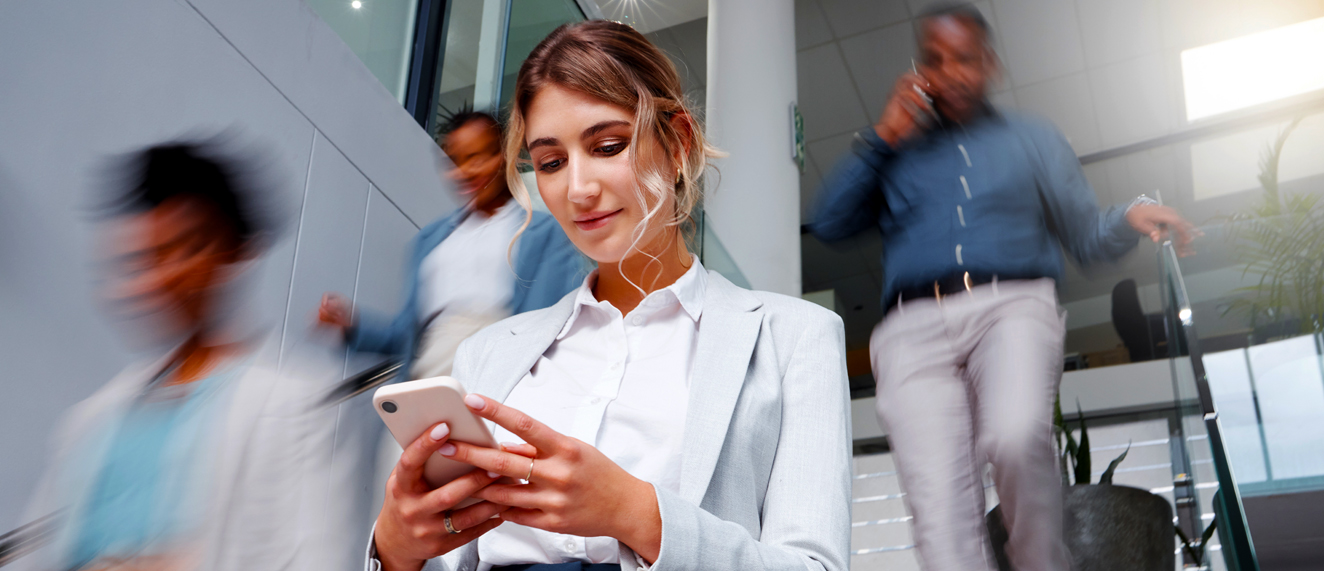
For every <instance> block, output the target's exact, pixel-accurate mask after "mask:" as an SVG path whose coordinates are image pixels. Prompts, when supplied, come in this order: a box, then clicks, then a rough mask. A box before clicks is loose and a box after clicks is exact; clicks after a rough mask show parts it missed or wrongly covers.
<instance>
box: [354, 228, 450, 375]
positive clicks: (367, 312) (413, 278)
mask: <svg viewBox="0 0 1324 571" xmlns="http://www.w3.org/2000/svg"><path fill="white" fill-rule="evenodd" d="M444 221H445V220H444V219H443V220H441V221H438V222H434V223H433V224H431V225H429V226H428V227H427V228H424V229H423V230H422V231H420V232H419V234H418V236H415V237H414V240H413V241H412V242H411V243H410V247H409V252H410V254H412V255H411V256H410V258H409V259H408V260H407V261H406V263H407V264H409V265H407V266H406V268H407V271H406V273H405V300H404V302H403V304H402V305H403V306H402V307H401V308H400V311H399V312H398V313H396V314H395V315H394V316H391V315H388V314H385V313H381V312H378V311H373V310H371V309H358V308H355V309H356V311H357V314H356V315H355V316H354V323H353V324H352V325H350V327H349V329H346V330H345V344H346V345H348V346H349V348H350V349H352V350H354V351H363V352H369V353H382V354H384V355H401V356H402V355H404V354H405V352H407V351H408V350H409V340H410V337H411V336H412V335H414V334H415V333H416V331H415V329H416V328H417V327H418V316H417V315H415V313H416V312H417V311H418V309H417V306H416V303H415V299H414V298H415V296H416V295H417V289H418V284H417V283H416V282H417V281H418V273H419V267H420V266H421V265H422V263H423V258H424V257H425V256H426V253H425V252H422V251H421V250H422V240H423V236H425V235H427V234H428V233H430V232H435V230H436V226H437V225H438V224H440V223H441V222H444Z"/></svg>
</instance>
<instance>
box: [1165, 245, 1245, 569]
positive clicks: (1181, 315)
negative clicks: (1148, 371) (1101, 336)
mask: <svg viewBox="0 0 1324 571" xmlns="http://www.w3.org/2000/svg"><path fill="white" fill-rule="evenodd" d="M1159 260H1160V262H1159V263H1160V266H1161V268H1160V269H1161V270H1163V271H1161V272H1160V273H1161V274H1162V275H1161V276H1160V280H1162V281H1163V282H1164V284H1165V285H1166V286H1167V287H1166V288H1165V289H1168V290H1169V293H1170V295H1165V296H1164V302H1165V303H1164V306H1165V309H1171V310H1173V311H1174V312H1175V315H1172V317H1175V318H1176V319H1175V325H1176V326H1177V327H1178V328H1180V330H1179V331H1172V332H1170V333H1169V335H1170V336H1173V337H1177V336H1179V339H1180V341H1181V343H1180V344H1175V343H1169V345H1168V346H1169V347H1170V348H1177V347H1185V349H1186V352H1187V355H1186V357H1185V358H1187V359H1189V360H1190V363H1191V372H1192V374H1193V376H1194V380H1195V390H1196V394H1197V397H1198V400H1199V407H1200V414H1201V418H1202V420H1203V421H1204V425H1205V432H1206V434H1207V435H1208V438H1209V446H1210V452H1211V455H1212V456H1213V464H1214V473H1215V475H1216V476H1217V478H1218V495H1220V496H1221V502H1222V504H1223V505H1222V506H1221V507H1222V508H1223V509H1222V510H1218V511H1219V512H1220V513H1221V514H1222V515H1223V517H1222V518H1220V521H1219V524H1218V525H1219V527H1220V528H1221V529H1222V530H1223V531H1225V532H1226V537H1227V538H1228V539H1231V543H1232V545H1230V546H1228V547H1231V548H1232V549H1233V553H1234V554H1235V558H1236V565H1237V567H1238V568H1239V569H1240V571H1258V570H1259V563H1258V561H1257V560H1256V557H1255V547H1254V542H1253V541H1252V540H1251V536H1250V528H1249V526H1248V525H1247V524H1246V510H1245V507H1244V506H1243V505H1242V502H1241V492H1240V490H1239V489H1238V488H1237V484H1236V479H1235V478H1234V476H1233V474H1232V465H1231V463H1230V462H1229V461H1228V452H1227V445H1226V444H1225V443H1224V441H1223V427H1222V423H1221V422H1220V421H1219V418H1218V409H1217V407H1216V406H1215V404H1214V397H1213V393H1212V392H1211V391H1210V389H1209V377H1208V375H1207V374H1206V370H1205V366H1204V353H1203V352H1202V351H1201V350H1200V342H1199V335H1198V334H1197V333H1196V331H1195V319H1194V312H1193V311H1192V308H1191V300H1190V296H1189V295H1188V294H1187V292H1186V280H1185V279H1184V278H1183V277H1182V273H1181V265H1180V264H1179V263H1178V258H1177V250H1176V248H1175V247H1174V246H1173V244H1172V241H1171V240H1168V241H1165V242H1164V243H1163V245H1162V247H1161V248H1160V250H1159ZM1168 277H1170V278H1171V279H1170V280H1169V279H1166V278H1168ZM1168 302H1171V303H1172V306H1171V307H1169V306H1168ZM1181 358H1182V356H1181V355H1180V354H1176V353H1173V354H1169V359H1172V360H1174V361H1175V360H1177V359H1181ZM1176 379H1177V375H1176V371H1175V370H1174V371H1173V380H1174V382H1176ZM1174 388H1175V387H1174ZM1175 396H1177V397H1178V398H1181V394H1180V392H1178V393H1177V394H1176V395H1175ZM1179 408H1180V407H1179ZM1218 503H1219V501H1218V499H1217V498H1216V501H1215V504H1216V506H1217V504H1218ZM1216 509H1217V507H1216ZM1179 512H1180V510H1179Z"/></svg>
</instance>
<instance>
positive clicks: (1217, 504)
mask: <svg viewBox="0 0 1324 571" xmlns="http://www.w3.org/2000/svg"><path fill="white" fill-rule="evenodd" d="M1159 272H1160V276H1161V277H1160V281H1159V286H1160V288H1161V291H1162V299H1163V317H1164V323H1165V326H1166V327H1165V329H1166V332H1167V333H1168V349H1169V351H1170V353H1169V363H1170V365H1171V369H1172V385H1173V394H1174V395H1175V402H1174V408H1175V409H1176V411H1177V416H1178V439H1177V442H1176V443H1174V446H1173V452H1174V454H1173V473H1174V474H1173V498H1174V504H1175V506H1176V508H1177V510H1176V513H1177V520H1178V521H1177V525H1178V526H1179V527H1180V528H1181V529H1182V530H1183V531H1184V533H1185V534H1186V536H1187V537H1192V538H1198V537H1200V535H1201V534H1202V533H1203V532H1204V530H1205V529H1206V527H1207V526H1208V525H1210V523H1211V522H1213V521H1215V520H1217V531H1218V541H1217V543H1215V544H1214V546H1213V548H1211V550H1210V552H1211V553H1212V552H1215V551H1221V552H1222V555H1223V557H1222V559H1221V560H1220V561H1219V562H1220V563H1224V564H1226V566H1227V568H1229V569H1235V570H1240V571H1252V570H1254V571H1258V569H1259V566H1258V563H1257V562H1256V559H1255V549H1254V544H1253V542H1252V540H1251V534H1250V528H1249V526H1248V524H1247V521H1246V514H1245V509H1244V507H1243V506H1242V501H1241V491H1240V489H1239V487H1238V485H1237V479H1236V477H1235V475H1234V474H1235V472H1234V470H1233V465H1232V462H1231V461H1230V460H1229V458H1230V456H1231V455H1230V454H1229V451H1228V447H1227V441H1226V440H1225V438H1224V432H1223V423H1222V420H1221V419H1220V414H1219V407H1218V406H1217V405H1216V403H1215V401H1214V397H1213V393H1212V391H1211V390H1210V383H1209V375H1208V369H1207V368H1206V363H1205V361H1204V359H1203V357H1204V354H1203V352H1202V351H1201V350H1200V341H1199V336H1198V335H1197V334H1196V332H1195V325H1194V321H1195V314H1194V311H1193V309H1192V307H1191V302H1190V297H1189V295H1188V292H1187V289H1186V283H1185V281H1184V279H1183V276H1182V272H1181V268H1180V266H1179V264H1178V260H1177V254H1176V250H1175V249H1174V248H1173V246H1172V243H1171V242H1167V243H1165V244H1164V245H1163V246H1162V248H1160V251H1159ZM1233 416H1234V417H1236V416H1237V415H1236V414H1235V413H1233ZM1209 559H1218V558H1217V557H1209Z"/></svg>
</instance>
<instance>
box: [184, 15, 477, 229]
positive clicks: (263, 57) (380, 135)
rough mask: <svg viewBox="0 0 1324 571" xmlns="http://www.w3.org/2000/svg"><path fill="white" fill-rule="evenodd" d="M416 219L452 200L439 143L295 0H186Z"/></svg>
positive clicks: (449, 205)
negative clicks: (444, 179) (443, 174)
mask: <svg viewBox="0 0 1324 571" xmlns="http://www.w3.org/2000/svg"><path fill="white" fill-rule="evenodd" d="M189 2H190V3H191V4H192V5H193V6H195V7H196V8H197V10H198V11H199V12H200V13H201V14H202V15H203V16H204V17H205V18H206V19H207V21H208V22H210V23H211V24H212V25H214V26H215V27H216V29H217V30H219V33H220V34H222V35H223V36H224V37H225V39H226V40H227V41H229V42H231V43H232V44H234V46H235V48H237V49H238V50H239V52H242V53H243V55H244V57H245V58H246V59H247V60H248V61H249V62H251V64H252V65H253V66H255V67H256V68H257V69H258V70H260V71H261V72H262V74H263V75H264V76H265V77H266V78H268V79H269V80H270V81H271V83H272V84H273V85H274V86H275V87H276V88H277V89H279V90H280V92H281V94H283V95H284V96H285V97H287V98H288V99H289V100H290V102H291V103H292V104H293V105H294V106H296V107H298V108H299V110H300V111H301V112H302V113H303V114H304V115H305V116H307V117H308V120H309V121H311V122H312V123H313V125H315V126H316V127H317V128H318V130H320V131H321V132H322V133H323V134H325V135H326V137H327V139H328V140H329V141H330V142H331V143H332V144H333V145H334V146H335V147H336V148H337V149H339V150H340V151H341V153H343V154H344V155H345V156H346V157H347V158H349V160H350V162H351V163H354V165H355V166H356V167H358V169H359V170H360V171H361V172H363V173H364V175H365V176H367V177H368V180H369V181H370V182H372V183H373V184H374V185H375V186H376V187H377V188H379V189H382V192H383V193H385V194H386V195H387V196H389V197H391V200H392V201H393V202H395V203H396V204H397V205H398V206H399V207H400V208H401V209H402V210H403V211H404V212H405V214H406V215H407V216H408V217H409V218H410V219H411V220H413V221H414V222H415V223H416V224H419V225H423V224H427V223H428V222H429V221H431V220H433V219H434V218H436V217H438V216H440V215H442V214H444V213H446V212H448V211H450V210H452V209H453V208H454V207H455V206H457V204H458V203H457V202H456V200H455V197H454V194H453V193H452V192H450V191H449V190H448V189H446V190H444V189H445V188H446V187H444V186H443V185H445V183H443V182H442V181H441V180H440V177H438V176H437V173H438V166H439V165H441V164H442V163H443V162H444V161H445V159H444V158H443V157H442V155H441V151H440V149H438V148H437V146H436V144H434V143H433V142H432V140H431V139H430V138H429V137H428V136H427V134H426V133H425V132H424V131H423V130H422V129H421V128H419V127H418V124H417V123H415V122H414V120H413V118H411V117H410V116H409V114H408V113H406V112H405V110H404V109H403V108H401V107H400V105H399V103H397V102H396V100H395V98H394V97H393V96H392V95H391V93H390V92H389V91H387V90H386V88H385V87H383V86H382V84H381V83H380V82H379V81H377V78H376V77H374V76H373V75H372V73H371V72H370V71H368V68H367V67H366V66H364V65H363V63H362V62H361V61H359V59H358V57H357V56H355V55H354V52H353V51H351V50H350V49H349V46H347V45H345V43H344V42H343V41H341V39H340V37H339V36H337V35H336V34H335V32H333V31H332V30H331V28H330V27H329V26H327V25H326V23H325V22H323V21H322V20H321V19H320V18H318V17H317V14H315V13H314V12H313V11H312V9H311V8H309V7H308V6H307V4H304V3H303V2H302V1H301V0H189Z"/></svg>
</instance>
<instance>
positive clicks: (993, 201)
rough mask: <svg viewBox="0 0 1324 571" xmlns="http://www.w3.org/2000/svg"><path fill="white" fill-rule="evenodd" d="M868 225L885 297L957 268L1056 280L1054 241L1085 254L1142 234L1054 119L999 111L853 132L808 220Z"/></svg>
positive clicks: (1090, 256)
mask: <svg viewBox="0 0 1324 571" xmlns="http://www.w3.org/2000/svg"><path fill="white" fill-rule="evenodd" d="M873 226H876V227H877V228H878V229H879V231H881V232H882V234H883V282H884V283H883V307H888V306H889V305H891V304H890V303H889V301H895V300H896V298H897V294H898V293H899V292H900V291H902V290H904V289H908V288H913V287H929V288H931V287H932V285H931V284H932V283H933V281H934V280H937V279H941V278H944V277H947V276H951V275H960V274H961V273H963V272H970V273H971V274H975V275H988V274H997V275H998V276H999V277H1001V278H1003V279H1030V278H1040V277H1052V278H1056V279H1059V280H1060V279H1061V277H1062V272H1063V265H1062V264H1063V262H1062V254H1061V252H1060V251H1059V248H1058V243H1059V242H1060V243H1061V245H1062V248H1064V249H1065V250H1066V251H1067V252H1069V253H1070V254H1071V256H1072V257H1073V258H1075V259H1076V260H1077V261H1078V262H1079V263H1080V264H1082V265H1085V264H1089V263H1091V262H1094V261H1100V260H1115V259H1117V258H1119V257H1121V256H1122V255H1123V254H1126V253H1127V252H1128V251H1130V250H1131V249H1132V248H1134V247H1135V245H1136V243H1137V239H1138V238H1139V236H1140V234H1139V233H1138V232H1136V231H1135V230H1133V229H1132V228H1131V227H1130V225H1129V224H1128V223H1127V222H1126V208H1125V206H1114V207H1112V208H1109V209H1108V210H1105V211H1103V212H1100V211H1099V207H1098V205H1097V203H1096V198H1095V195H1094V191H1093V189H1091V188H1090V185H1089V183H1088V182H1087V181H1086V180H1085V174H1084V172H1082V171H1081V167H1080V161H1079V160H1078V159H1077V158H1076V153H1075V151H1073V150H1072V149H1071V145H1070V144H1069V143H1067V141H1066V138H1064V137H1063V136H1062V134H1061V133H1059V132H1058V131H1057V129H1056V128H1054V127H1053V126H1052V124H1050V123H1048V122H1046V121H1043V120H1039V119H1034V118H1027V117H1021V116H1016V115H1009V114H1000V113H997V112H989V113H987V114H985V115H983V116H981V117H979V118H977V119H975V120H974V121H971V122H970V123H969V124H967V125H965V126H964V127H962V126H960V125H954V124H944V125H941V126H939V127H937V128H935V129H933V130H931V131H929V132H927V133H925V134H924V135H921V136H920V137H919V138H917V139H914V140H911V141H907V142H906V143H904V144H903V145H902V146H901V148H899V149H894V148H892V147H891V146H889V145H888V144H887V143H886V142H884V141H883V139H882V138H880V137H879V136H878V135H877V133H875V132H874V130H873V129H872V128H869V129H865V130H863V131H860V132H859V133H858V134H857V135H856V136H855V142H854V144H853V145H852V152H850V153H847V155H846V157H844V158H843V159H842V160H841V161H840V162H839V163H838V164H837V166H836V167H835V168H834V169H833V171H832V172H831V173H830V174H829V175H828V176H827V178H826V179H824V181H823V189H822V192H821V196H820V198H819V205H818V209H817V219H816V221H815V222H814V223H813V224H812V225H811V226H810V229H811V231H812V232H813V234H814V235H815V236H817V237H818V238H819V239H820V240H822V241H824V242H836V241H839V240H844V239H846V238H849V237H851V236H854V235H855V234H857V233H859V232H861V231H864V230H866V229H868V228H869V227H873Z"/></svg>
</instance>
